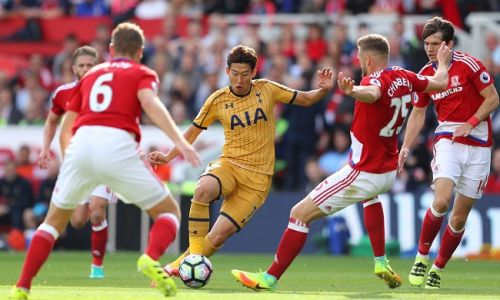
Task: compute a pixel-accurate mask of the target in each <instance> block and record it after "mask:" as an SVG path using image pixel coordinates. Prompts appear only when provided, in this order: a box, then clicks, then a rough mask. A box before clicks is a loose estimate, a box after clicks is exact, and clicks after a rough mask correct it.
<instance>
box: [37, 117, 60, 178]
mask: <svg viewBox="0 0 500 300" xmlns="http://www.w3.org/2000/svg"><path fill="white" fill-rule="evenodd" d="M58 122H59V116H58V115H56V114H55V113H54V112H52V111H50V112H49V115H48V116H47V120H45V126H44V127H43V142H42V151H40V156H39V157H38V165H39V166H40V168H42V169H46V168H47V166H48V163H49V161H50V144H51V143H52V140H53V139H54V135H55V134H56V130H57V123H58Z"/></svg>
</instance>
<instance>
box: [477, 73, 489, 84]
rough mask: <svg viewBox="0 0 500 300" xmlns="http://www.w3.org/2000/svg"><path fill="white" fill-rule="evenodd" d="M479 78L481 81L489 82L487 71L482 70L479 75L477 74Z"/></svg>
mask: <svg viewBox="0 0 500 300" xmlns="http://www.w3.org/2000/svg"><path fill="white" fill-rule="evenodd" d="M479 80H481V82H482V83H484V84H487V83H488V82H490V74H488V72H486V71H483V72H482V73H481V75H479Z"/></svg>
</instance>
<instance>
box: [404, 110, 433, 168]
mask: <svg viewBox="0 0 500 300" xmlns="http://www.w3.org/2000/svg"><path fill="white" fill-rule="evenodd" d="M426 111H427V106H425V107H416V106H414V107H413V110H412V111H411V114H410V117H409V118H408V124H406V131H405V139H404V141H403V145H402V146H401V151H399V158H398V171H401V170H403V167H404V165H405V162H406V160H407V159H408V154H409V153H410V146H411V145H413V142H414V141H415V139H416V138H417V136H418V134H419V133H420V130H421V129H422V126H424V122H425V112H426Z"/></svg>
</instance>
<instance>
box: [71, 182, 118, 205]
mask: <svg viewBox="0 0 500 300" xmlns="http://www.w3.org/2000/svg"><path fill="white" fill-rule="evenodd" d="M90 196H91V197H92V196H94V197H99V198H103V199H105V200H107V201H108V203H116V202H117V200H118V198H116V195H115V193H113V192H112V191H111V189H110V188H109V187H107V186H105V185H102V184H101V185H99V186H98V187H96V188H95V189H94V190H93V191H92V192H91V193H90ZM91 197H87V199H85V201H84V202H83V203H79V204H80V205H83V204H87V203H89V202H90V198H91Z"/></svg>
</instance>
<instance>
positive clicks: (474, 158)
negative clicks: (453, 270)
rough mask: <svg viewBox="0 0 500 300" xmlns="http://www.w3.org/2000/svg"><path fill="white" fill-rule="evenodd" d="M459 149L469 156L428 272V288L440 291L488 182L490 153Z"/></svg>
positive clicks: (482, 150)
mask: <svg viewBox="0 0 500 300" xmlns="http://www.w3.org/2000/svg"><path fill="white" fill-rule="evenodd" d="M460 147H463V148H468V149H467V151H462V152H463V153H467V154H468V157H466V159H465V160H464V161H465V164H464V166H463V170H462V174H463V176H461V177H460V178H459V179H458V182H457V188H456V190H457V191H456V196H455V202H454V204H453V210H452V212H451V215H450V218H449V222H448V225H447V226H446V229H445V231H444V233H443V236H442V238H441V245H440V247H439V252H438V256H437V258H436V260H435V261H434V264H433V265H432V267H431V269H430V271H429V276H428V278H427V283H426V285H425V287H426V288H434V289H436V288H440V286H441V277H442V271H443V269H444V267H445V266H446V263H447V262H448V261H449V260H450V258H451V256H452V255H453V252H455V250H456V249H457V247H458V245H459V244H460V241H461V240H462V237H463V235H464V231H465V223H466V222H467V217H468V216H469V213H470V211H471V210H472V207H473V205H474V203H475V201H476V199H480V198H481V196H482V193H483V188H484V185H485V182H487V180H488V175H489V170H490V163H491V161H490V158H491V150H490V149H489V148H486V147H472V146H465V145H460Z"/></svg>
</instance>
